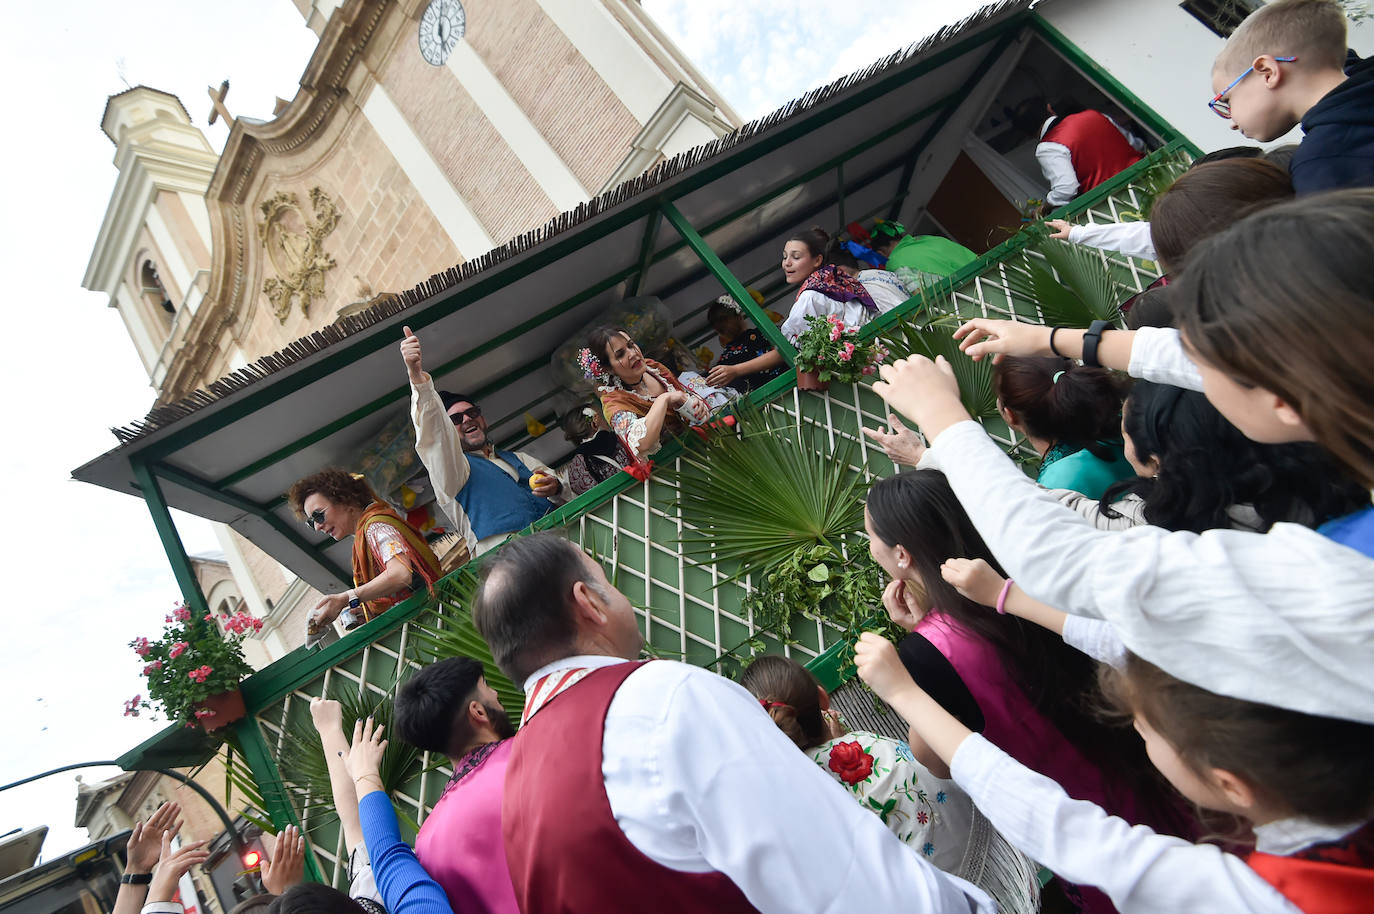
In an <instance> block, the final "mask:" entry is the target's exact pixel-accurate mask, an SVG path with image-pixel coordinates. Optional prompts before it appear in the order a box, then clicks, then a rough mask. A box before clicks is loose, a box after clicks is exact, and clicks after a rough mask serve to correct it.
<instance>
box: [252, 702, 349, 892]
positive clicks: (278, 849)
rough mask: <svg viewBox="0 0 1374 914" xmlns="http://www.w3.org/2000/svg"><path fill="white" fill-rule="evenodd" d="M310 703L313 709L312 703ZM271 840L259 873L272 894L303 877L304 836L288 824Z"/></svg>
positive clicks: (264, 886) (301, 879) (285, 888)
mask: <svg viewBox="0 0 1374 914" xmlns="http://www.w3.org/2000/svg"><path fill="white" fill-rule="evenodd" d="M318 700H319V699H316V701H318ZM311 704H312V711H313V704H314V703H313V702H312V703H311ZM332 704H335V705H337V704H338V702H337V701H336V702H332ZM273 840H274V841H275V842H276V843H275V844H274V845H273V846H272V854H271V859H264V860H263V861H262V871H261V873H260V875H261V876H262V887H263V888H265V889H267V891H269V892H271V893H272V894H273V895H281V894H282V893H284V892H285V891H286V890H287V889H289V888H291V887H292V886H293V885H298V884H299V883H300V882H302V881H303V880H304V879H305V838H303V837H302V836H301V831H300V829H298V828H297V827H296V826H294V825H288V826H286V827H285V828H283V829H282V830H281V832H280V833H278V834H277V836H276V838H274V839H273Z"/></svg>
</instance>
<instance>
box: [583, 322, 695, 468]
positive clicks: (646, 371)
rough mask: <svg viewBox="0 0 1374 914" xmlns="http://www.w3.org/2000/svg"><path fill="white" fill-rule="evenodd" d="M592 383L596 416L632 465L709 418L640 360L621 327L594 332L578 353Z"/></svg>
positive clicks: (672, 379) (673, 381) (669, 376)
mask: <svg viewBox="0 0 1374 914" xmlns="http://www.w3.org/2000/svg"><path fill="white" fill-rule="evenodd" d="M578 360H579V361H580V362H581V363H582V370H583V372H584V373H585V374H586V375H587V377H589V378H591V379H592V380H594V381H595V382H596V384H597V388H596V393H597V396H598V397H600V398H601V411H602V412H603V413H604V414H605V417H606V421H607V422H609V423H610V424H611V430H612V431H613V432H615V433H616V435H618V436H619V437H620V439H621V441H623V442H624V443H625V449H626V450H627V451H628V452H629V453H630V455H631V456H632V457H634V458H635V460H636V461H642V460H645V459H646V458H647V457H649V455H651V454H653V453H654V452H656V451H657V450H658V449H659V446H660V445H661V444H662V442H663V437H664V435H665V434H669V435H675V434H680V433H681V432H684V431H686V430H687V428H689V427H690V426H696V425H701V424H703V423H705V422H706V421H707V420H708V419H710V418H711V407H710V405H709V404H707V402H706V401H705V400H704V399H703V398H702V397H701V395H700V394H698V393H697V392H696V391H694V390H692V389H691V388H690V387H688V386H687V385H685V384H683V383H682V382H681V381H679V380H678V379H677V376H676V375H674V374H673V373H672V372H671V371H669V370H668V369H667V368H666V367H664V366H663V365H662V364H660V363H658V362H655V361H654V360H653V359H650V358H646V357H645V356H644V353H643V352H641V351H640V349H639V346H638V345H637V344H636V343H635V341H634V340H633V339H632V338H631V337H630V332H629V331H628V330H625V329H624V328H623V327H597V328H595V329H594V330H592V331H591V333H589V334H588V335H587V346H586V348H584V349H583V350H582V351H581V352H580V353H579V354H578Z"/></svg>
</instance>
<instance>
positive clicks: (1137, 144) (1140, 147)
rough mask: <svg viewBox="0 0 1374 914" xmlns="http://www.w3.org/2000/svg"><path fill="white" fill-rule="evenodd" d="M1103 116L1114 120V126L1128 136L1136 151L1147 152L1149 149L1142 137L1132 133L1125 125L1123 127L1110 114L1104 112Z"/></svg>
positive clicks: (1127, 138) (1128, 140) (1127, 140)
mask: <svg viewBox="0 0 1374 914" xmlns="http://www.w3.org/2000/svg"><path fill="white" fill-rule="evenodd" d="M1103 117H1105V118H1107V120H1109V121H1111V122H1112V126H1113V127H1115V128H1116V129H1117V130H1118V131H1119V132H1120V133H1121V135H1122V136H1123V137H1125V138H1126V142H1127V143H1130V144H1131V148H1132V149H1134V150H1135V151H1136V152H1139V153H1145V152H1148V151H1149V150H1148V149H1147V148H1146V146H1145V141H1144V140H1142V139H1141V138H1140V137H1138V136H1136V135H1135V134H1134V133H1131V131H1129V130H1127V129H1126V128H1125V127H1122V126H1121V125H1120V124H1118V123H1117V122H1116V120H1115V119H1114V118H1112V117H1111V116H1110V115H1105V114H1104V115H1103Z"/></svg>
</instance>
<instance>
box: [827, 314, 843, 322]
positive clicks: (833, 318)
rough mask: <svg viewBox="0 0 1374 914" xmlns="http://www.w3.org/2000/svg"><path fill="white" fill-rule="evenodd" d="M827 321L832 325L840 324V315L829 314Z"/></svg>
mask: <svg viewBox="0 0 1374 914" xmlns="http://www.w3.org/2000/svg"><path fill="white" fill-rule="evenodd" d="M825 319H826V321H827V322H828V323H831V324H838V323H839V322H840V316H839V315H838V314H827V315H826V316H825Z"/></svg>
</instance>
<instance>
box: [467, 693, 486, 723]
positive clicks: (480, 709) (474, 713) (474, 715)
mask: <svg viewBox="0 0 1374 914" xmlns="http://www.w3.org/2000/svg"><path fill="white" fill-rule="evenodd" d="M490 722H491V721H490V719H489V718H488V717H487V708H486V705H484V704H482V703H481V702H480V701H478V700H477V699H475V698H474V699H473V700H472V701H470V702H468V723H469V724H470V725H472V727H473V729H477V728H478V727H481V726H483V725H484V724H488V723H490Z"/></svg>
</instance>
